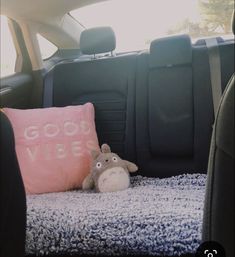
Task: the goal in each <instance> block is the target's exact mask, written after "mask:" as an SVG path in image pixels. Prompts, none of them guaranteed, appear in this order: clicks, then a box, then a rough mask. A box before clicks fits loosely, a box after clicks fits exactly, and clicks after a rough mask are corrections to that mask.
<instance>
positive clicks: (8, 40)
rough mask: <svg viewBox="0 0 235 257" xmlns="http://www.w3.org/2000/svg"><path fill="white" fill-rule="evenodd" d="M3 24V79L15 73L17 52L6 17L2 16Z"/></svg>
mask: <svg viewBox="0 0 235 257" xmlns="http://www.w3.org/2000/svg"><path fill="white" fill-rule="evenodd" d="M0 23H1V54H0V56H1V74H0V75H1V77H5V76H8V75H11V74H13V73H15V63H16V50H15V46H14V43H13V39H12V35H11V31H10V29H9V26H8V19H7V17H6V16H3V15H0Z"/></svg>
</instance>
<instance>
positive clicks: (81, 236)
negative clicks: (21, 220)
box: [26, 174, 206, 256]
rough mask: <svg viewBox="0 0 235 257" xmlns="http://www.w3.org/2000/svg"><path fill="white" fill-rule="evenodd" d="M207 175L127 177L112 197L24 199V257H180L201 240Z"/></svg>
mask: <svg viewBox="0 0 235 257" xmlns="http://www.w3.org/2000/svg"><path fill="white" fill-rule="evenodd" d="M205 181H206V175H203V174H191V175H190V174H185V175H180V176H175V177H171V178H164V179H158V178H146V177H141V176H136V177H132V178H131V187H130V188H129V189H127V190H124V191H119V192H114V193H95V192H93V191H88V192H83V191H81V190H78V191H71V192H65V193H50V194H43V195H31V196H27V235H26V253H27V254H36V255H42V254H52V253H53V254H55V253H67V254H72V253H80V254H101V255H120V254H123V255H128V254H142V255H146V254H147V255H167V256H171V255H181V254H186V253H194V252H195V251H196V248H197V247H198V246H199V244H200V241H201V227H202V213H203V202H204V191H205Z"/></svg>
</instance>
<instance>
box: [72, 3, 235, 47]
mask: <svg viewBox="0 0 235 257" xmlns="http://www.w3.org/2000/svg"><path fill="white" fill-rule="evenodd" d="M233 8H234V0H138V1H136V0H111V1H107V2H102V3H97V4H93V5H89V6H85V7H82V8H79V9H77V10H74V11H72V12H71V13H70V14H71V15H72V16H73V17H74V18H75V19H77V20H78V21H79V22H80V23H81V24H83V25H84V26H85V27H86V28H90V27H96V26H111V27H112V28H113V29H114V31H115V34H116V38H117V50H118V51H127V50H137V49H146V48H148V46H149V43H150V42H151V41H152V40H153V39H155V38H159V37H164V36H167V35H174V34H183V33H186V34H189V35H190V36H191V38H192V39H193V41H194V40H197V39H198V38H202V37H210V36H224V37H225V38H226V37H228V36H229V37H231V34H230V33H231V16H232V12H233Z"/></svg>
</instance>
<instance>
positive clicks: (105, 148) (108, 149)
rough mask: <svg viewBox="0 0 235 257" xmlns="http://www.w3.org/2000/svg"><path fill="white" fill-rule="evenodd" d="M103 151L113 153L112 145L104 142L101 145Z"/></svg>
mask: <svg viewBox="0 0 235 257" xmlns="http://www.w3.org/2000/svg"><path fill="white" fill-rule="evenodd" d="M101 152H102V153H111V149H110V147H109V146H108V145H107V144H103V145H102V146H101Z"/></svg>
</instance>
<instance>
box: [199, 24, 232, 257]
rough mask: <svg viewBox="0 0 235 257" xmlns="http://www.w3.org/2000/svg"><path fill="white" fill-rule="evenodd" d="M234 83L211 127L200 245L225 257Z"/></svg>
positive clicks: (229, 247)
mask: <svg viewBox="0 0 235 257" xmlns="http://www.w3.org/2000/svg"><path fill="white" fill-rule="evenodd" d="M233 32H234V20H233ZM234 80H235V78H234V74H233V76H232V78H231V79H230V81H229V83H228V85H227V87H226V89H225V92H224V95H223V97H222V100H221V103H220V106H219V110H218V113H217V117H216V121H215V125H214V131H213V135H212V141H211V150H210V158H209V166H208V181H207V191H206V202H205V209H204V221H203V222H204V224H203V241H216V242H219V243H220V244H221V245H222V246H224V248H225V251H226V256H227V257H232V256H235V251H234V240H235V237H234V234H235V230H234V219H235V206H234V204H235V197H234V188H235V183H234Z"/></svg>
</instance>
